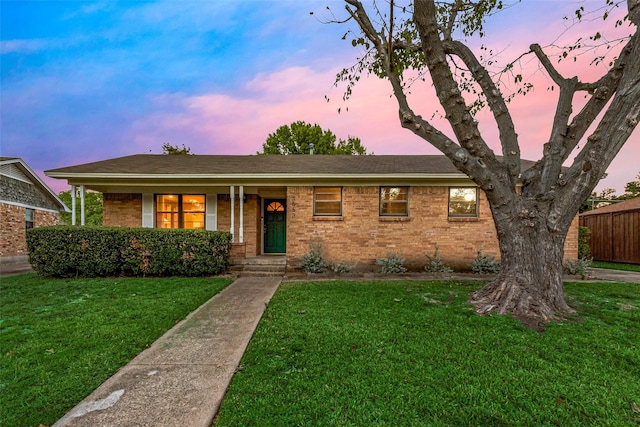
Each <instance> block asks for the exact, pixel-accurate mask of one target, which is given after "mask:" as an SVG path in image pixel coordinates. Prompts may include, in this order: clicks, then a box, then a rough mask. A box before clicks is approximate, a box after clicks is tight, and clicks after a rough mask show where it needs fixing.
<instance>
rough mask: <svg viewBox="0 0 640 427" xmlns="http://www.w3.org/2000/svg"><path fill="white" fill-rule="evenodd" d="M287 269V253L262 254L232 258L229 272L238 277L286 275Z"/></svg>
mask: <svg viewBox="0 0 640 427" xmlns="http://www.w3.org/2000/svg"><path fill="white" fill-rule="evenodd" d="M286 270H287V257H286V256H285V255H261V256H255V257H247V258H231V260H230V265H229V273H231V274H232V275H234V276H238V277H273V276H284V275H285V272H286Z"/></svg>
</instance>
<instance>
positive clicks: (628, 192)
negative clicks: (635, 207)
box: [621, 173, 640, 199]
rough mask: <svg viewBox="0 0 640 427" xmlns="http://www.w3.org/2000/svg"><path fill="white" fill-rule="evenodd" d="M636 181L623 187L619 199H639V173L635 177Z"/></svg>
mask: <svg viewBox="0 0 640 427" xmlns="http://www.w3.org/2000/svg"><path fill="white" fill-rule="evenodd" d="M636 179H637V181H631V182H627V185H625V186H624V194H623V195H622V196H621V197H624V198H625V199H633V198H634V197H640V173H638V175H636Z"/></svg>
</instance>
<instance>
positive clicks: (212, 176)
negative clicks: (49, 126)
mask: <svg viewBox="0 0 640 427" xmlns="http://www.w3.org/2000/svg"><path fill="white" fill-rule="evenodd" d="M45 175H47V176H48V177H50V178H56V179H70V178H71V179H73V178H76V179H78V178H90V179H131V180H133V179H172V180H181V179H220V180H230V179H265V178H269V179H280V180H282V179H327V178H330V179H376V178H404V179H425V178H429V179H447V178H468V176H467V175H466V174H464V173H462V172H458V173H387V174H385V173H375V174H373V173H367V174H359V173H349V174H332V173H331V174H330V173H325V174H304V173H260V174H255V173H253V174H250V173H238V174H134V173H101V174H91V173H78V172H76V173H57V172H50V171H45Z"/></svg>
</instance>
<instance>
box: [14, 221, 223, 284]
mask: <svg viewBox="0 0 640 427" xmlns="http://www.w3.org/2000/svg"><path fill="white" fill-rule="evenodd" d="M230 249H231V233H225V232H220V231H203V230H166V229H155V228H118V227H72V226H54V227H39V228H32V229H29V230H27V250H28V252H29V262H30V263H31V266H32V267H33V269H34V270H35V271H36V272H38V273H39V274H41V275H43V276H51V277H80V276H82V277H105V276H146V275H151V276H206V275H214V274H219V273H222V272H224V271H226V270H227V267H228V266H229V251H230Z"/></svg>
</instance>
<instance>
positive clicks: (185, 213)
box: [156, 194, 205, 230]
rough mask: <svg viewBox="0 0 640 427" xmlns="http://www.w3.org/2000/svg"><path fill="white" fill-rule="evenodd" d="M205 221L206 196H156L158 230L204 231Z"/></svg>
mask: <svg viewBox="0 0 640 427" xmlns="http://www.w3.org/2000/svg"><path fill="white" fill-rule="evenodd" d="M204 219H205V196H204V195H202V194H158V195H156V228H190V229H199V230H204V227H205V221H204Z"/></svg>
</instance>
